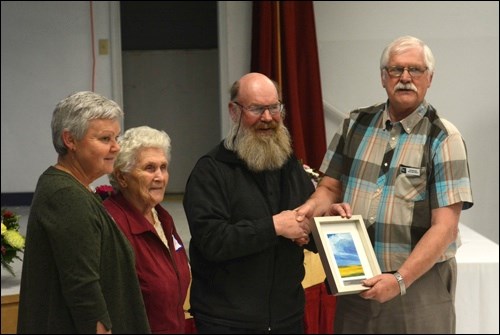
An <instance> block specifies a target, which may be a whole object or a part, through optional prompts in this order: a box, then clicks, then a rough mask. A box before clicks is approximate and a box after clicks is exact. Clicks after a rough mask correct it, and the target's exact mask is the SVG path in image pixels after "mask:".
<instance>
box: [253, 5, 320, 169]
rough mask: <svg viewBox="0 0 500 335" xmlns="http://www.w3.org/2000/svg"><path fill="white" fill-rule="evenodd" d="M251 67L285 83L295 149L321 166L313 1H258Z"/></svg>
mask: <svg viewBox="0 0 500 335" xmlns="http://www.w3.org/2000/svg"><path fill="white" fill-rule="evenodd" d="M251 70H252V71H253V72H260V73H263V74H265V75H267V76H269V77H270V78H272V79H273V80H275V81H277V82H278V83H279V84H280V87H281V89H282V96H283V102H284V103H285V108H286V113H287V116H286V118H285V124H286V125H287V127H288V129H289V130H290V133H291V135H292V139H293V148H294V151H295V154H296V155H297V157H298V158H299V159H301V160H302V162H303V163H305V164H308V165H309V166H311V167H312V168H315V169H318V168H319V167H320V165H321V162H322V160H323V156H324V154H325V152H326V135H325V123H324V115H323V97H322V94H321V80H320V72H319V59H318V49H317V42H316V27H315V22H314V8H313V2H312V1H253V25H252V61H251Z"/></svg>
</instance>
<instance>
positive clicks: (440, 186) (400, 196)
mask: <svg viewBox="0 0 500 335" xmlns="http://www.w3.org/2000/svg"><path fill="white" fill-rule="evenodd" d="M320 171H321V172H324V173H325V174H326V175H328V176H330V177H332V178H335V179H338V180H340V181H341V182H342V186H343V190H342V192H343V194H342V196H343V201H344V202H347V203H349V204H350V205H351V208H352V211H353V214H361V215H362V217H363V220H364V221H365V224H366V225H367V229H368V233H369V235H370V239H371V241H372V244H373V246H374V249H375V253H376V255H377V259H378V262H379V265H380V267H381V270H382V271H383V272H385V271H395V270H397V269H398V268H399V267H400V266H401V265H402V264H403V262H404V261H405V260H406V259H407V258H408V256H409V254H410V253H411V251H412V250H413V248H414V247H415V245H416V244H417V243H418V241H419V240H420V239H421V237H422V236H423V235H424V234H425V232H426V231H427V230H428V229H429V228H430V226H431V211H432V209H435V208H439V207H444V206H449V205H452V204H454V203H457V202H463V209H467V208H470V207H471V206H472V204H473V201H472V190H471V185H470V177H469V166H468V162H467V152H466V147H465V143H464V141H463V139H462V136H461V134H460V132H459V131H458V130H457V128H455V126H453V125H452V124H451V123H450V122H448V121H447V120H445V119H442V118H440V117H439V116H438V115H437V113H436V111H435V109H434V108H433V107H432V106H431V105H430V104H428V103H426V102H423V103H422V104H421V105H420V106H419V107H418V108H417V109H416V110H415V111H414V112H413V113H412V114H410V115H409V116H408V117H406V118H405V119H403V120H401V121H400V122H394V123H391V122H390V120H389V118H388V112H387V104H378V105H374V106H371V107H367V108H363V109H358V110H355V111H353V112H351V113H350V115H349V117H348V118H346V119H345V120H344V123H343V125H342V126H341V127H340V129H339V130H338V132H337V133H336V134H335V135H334V137H333V139H332V141H331V143H330V145H329V147H328V150H327V152H326V154H325V158H324V160H323V163H322V165H321V168H320ZM459 245H460V236H459V235H458V236H457V240H456V241H455V242H454V243H452V244H450V246H449V247H448V249H447V250H446V252H445V253H444V254H443V255H442V256H441V257H440V259H439V261H443V260H446V259H449V258H451V257H453V256H454V255H455V253H456V249H457V248H458V246H459Z"/></svg>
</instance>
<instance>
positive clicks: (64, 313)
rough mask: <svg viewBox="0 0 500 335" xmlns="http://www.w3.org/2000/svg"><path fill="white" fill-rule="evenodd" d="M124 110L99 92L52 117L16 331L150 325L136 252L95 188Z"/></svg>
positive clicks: (81, 96)
mask: <svg viewBox="0 0 500 335" xmlns="http://www.w3.org/2000/svg"><path fill="white" fill-rule="evenodd" d="M122 119H123V112H122V110H121V108H120V107H119V106H118V104H117V103H116V102H114V101H112V100H109V99H107V98H105V97H103V96H101V95H99V94H97V93H94V92H77V93H75V94H72V95H70V96H69V97H67V98H65V99H63V100H61V101H60V102H59V103H58V104H57V106H56V108H55V110H54V112H53V115H52V141H53V144H54V148H55V150H56V152H57V153H58V158H57V164H55V165H54V166H50V167H49V168H48V169H47V170H46V171H45V172H44V173H43V174H42V175H41V176H40V178H39V179H38V184H37V186H36V190H35V194H34V197H33V202H32V204H31V210H30V215H29V219H28V228H27V234H26V249H25V251H24V257H23V258H24V261H23V269H22V275H21V289H20V300H19V319H18V327H17V333H19V334H23V333H37V334H42V333H46V334H76V333H80V334H90V333H97V334H106V333H111V332H113V333H132V334H137V333H148V332H149V331H150V328H149V325H148V319H147V316H146V310H145V308H144V302H143V300H142V296H141V291H140V287H139V282H138V280H137V276H136V273H135V268H134V253H133V250H132V248H131V247H130V244H129V243H128V241H127V239H126V238H125V237H124V236H123V234H122V233H121V232H120V230H119V229H118V228H117V227H116V225H115V223H114V222H113V220H112V218H111V217H110V216H109V214H108V213H107V211H106V209H105V208H104V207H103V206H102V203H101V200H100V199H98V197H97V196H96V195H95V194H94V193H93V192H92V189H91V188H90V186H89V185H90V184H91V183H92V182H93V181H95V180H96V179H97V178H99V177H101V176H103V175H105V174H107V173H110V172H111V171H113V163H114V161H115V158H116V155H117V154H118V151H119V150H120V146H119V145H118V143H117V142H116V139H117V137H118V135H119V133H120V123H121V121H122Z"/></svg>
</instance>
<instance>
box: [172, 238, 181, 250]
mask: <svg viewBox="0 0 500 335" xmlns="http://www.w3.org/2000/svg"><path fill="white" fill-rule="evenodd" d="M172 238H173V239H174V248H175V251H177V250H179V249H180V248H182V245H181V244H180V243H179V242H178V241H177V240H176V239H175V236H174V235H172Z"/></svg>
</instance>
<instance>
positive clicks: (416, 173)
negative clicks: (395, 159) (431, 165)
mask: <svg viewBox="0 0 500 335" xmlns="http://www.w3.org/2000/svg"><path fill="white" fill-rule="evenodd" d="M399 169H400V170H399V171H400V172H401V173H404V174H406V175H408V176H417V177H419V176H420V169H417V168H412V167H408V166H401V167H400V168H399Z"/></svg>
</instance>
